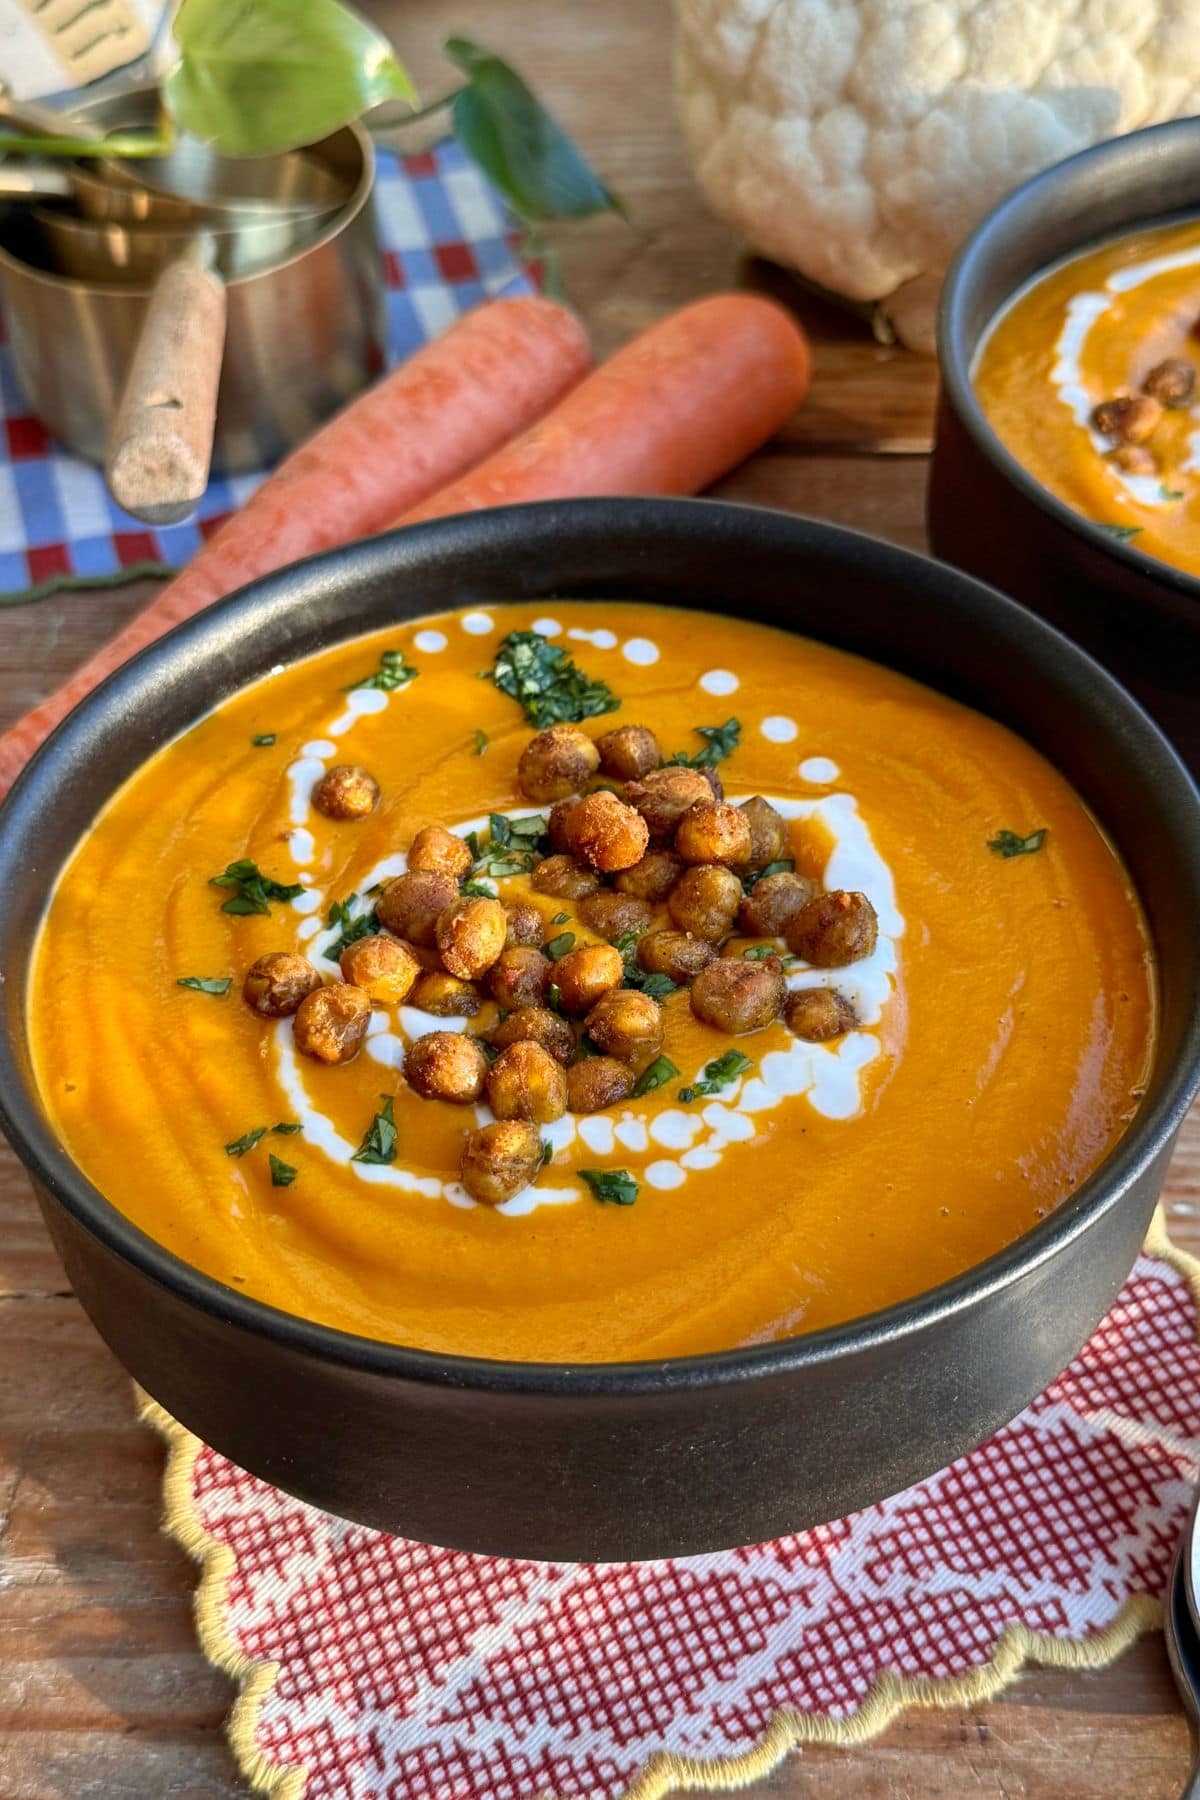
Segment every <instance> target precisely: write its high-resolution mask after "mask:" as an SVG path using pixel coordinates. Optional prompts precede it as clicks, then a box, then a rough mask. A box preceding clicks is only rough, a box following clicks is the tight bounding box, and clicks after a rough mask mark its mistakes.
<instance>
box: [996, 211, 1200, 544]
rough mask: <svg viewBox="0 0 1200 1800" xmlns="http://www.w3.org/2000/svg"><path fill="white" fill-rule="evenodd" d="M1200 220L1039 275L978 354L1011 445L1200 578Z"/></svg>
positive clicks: (1135, 235)
mask: <svg viewBox="0 0 1200 1800" xmlns="http://www.w3.org/2000/svg"><path fill="white" fill-rule="evenodd" d="M1198 322H1200V220H1197V219H1193V220H1189V221H1186V222H1184V223H1182V224H1177V225H1170V226H1164V227H1161V228H1159V229H1157V230H1154V231H1142V232H1132V233H1130V234H1128V235H1127V236H1124V237H1120V238H1115V239H1113V240H1112V241H1111V242H1109V243H1106V244H1102V245H1100V246H1099V247H1098V248H1097V249H1095V250H1092V251H1089V252H1087V253H1086V254H1085V255H1082V256H1076V257H1073V258H1071V260H1070V261H1068V262H1064V263H1061V264H1060V265H1059V266H1058V267H1056V268H1054V269H1051V270H1050V271H1049V272H1048V273H1046V274H1044V275H1042V276H1040V277H1039V278H1038V279H1037V280H1036V281H1035V282H1033V283H1032V284H1031V285H1030V286H1029V287H1028V288H1026V289H1025V290H1024V292H1023V293H1021V294H1019V295H1018V296H1017V297H1016V299H1015V300H1013V301H1012V302H1011V303H1010V305H1009V306H1008V307H1007V308H1006V309H1005V311H1004V312H1003V313H1002V314H1001V316H1000V317H999V318H998V319H997V320H996V322H995V323H994V325H993V326H992V327H991V329H990V331H989V333H988V335H987V337H986V339H985V340H984V343H983V345H982V347H981V349H980V352H979V356H978V358H977V361H976V367H975V372H974V380H975V388H976V391H977V393H978V395H979V399H980V401H981V403H982V405H983V408H984V411H985V412H986V414H987V416H988V418H989V419H990V421H991V423H992V425H993V426H994V427H995V429H996V431H997V432H998V433H999V435H1000V437H1001V438H1002V439H1003V441H1004V443H1005V444H1006V445H1007V447H1008V448H1009V449H1010V450H1011V451H1012V453H1013V455H1014V456H1015V457H1017V458H1018V460H1019V461H1020V462H1022V463H1024V465H1025V467H1026V468H1027V469H1029V471H1030V472H1031V473H1032V474H1033V475H1036V476H1037V478H1038V480H1039V481H1040V482H1042V483H1043V484H1044V486H1046V487H1047V488H1049V489H1050V490H1051V492H1052V493H1054V494H1057V495H1058V497H1059V498H1060V499H1062V500H1065V501H1066V502H1067V503H1068V504H1069V505H1071V506H1073V507H1075V508H1076V510H1077V511H1078V512H1081V513H1083V514H1084V515H1085V516H1086V517H1087V518H1089V519H1094V520H1095V521H1096V522H1097V523H1098V524H1100V525H1103V526H1104V527H1105V528H1106V529H1108V530H1109V531H1111V532H1112V534H1113V536H1114V537H1115V538H1117V539H1120V540H1124V541H1129V542H1134V543H1136V545H1137V547H1138V548H1139V549H1140V550H1145V551H1147V552H1148V553H1149V554H1150V555H1151V556H1157V557H1161V559H1162V560H1163V561H1164V562H1169V563H1174V564H1175V565H1176V566H1177V567H1178V568H1181V569H1186V570H1188V571H1189V573H1191V574H1193V575H1194V574H1200V393H1197V391H1196V371H1197V367H1198V366H1200V340H1198V337H1197V326H1198Z"/></svg>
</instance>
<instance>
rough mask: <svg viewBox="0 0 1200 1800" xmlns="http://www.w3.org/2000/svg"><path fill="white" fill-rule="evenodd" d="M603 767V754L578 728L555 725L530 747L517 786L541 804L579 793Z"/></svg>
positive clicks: (519, 773) (543, 732)
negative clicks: (601, 760)
mask: <svg viewBox="0 0 1200 1800" xmlns="http://www.w3.org/2000/svg"><path fill="white" fill-rule="evenodd" d="M599 767H600V752H599V751H598V750H597V748H596V746H595V744H594V743H593V742H592V740H591V738H590V737H589V736H588V734H587V732H586V731H580V729H579V727H578V725H551V726H550V727H549V729H548V730H546V731H539V732H538V734H537V736H536V737H535V738H532V739H531V740H530V742H529V743H528V744H526V746H525V748H524V750H522V752H521V760H520V762H519V763H518V764H517V785H518V787H519V788H520V790H521V792H522V793H523V794H524V795H525V797H526V798H527V799H529V800H533V801H535V802H536V803H537V804H538V805H541V803H542V802H543V801H545V800H561V799H563V798H564V796H565V795H567V794H577V793H578V792H579V790H580V788H581V787H582V786H583V785H584V783H585V782H586V781H587V780H588V779H589V778H590V777H591V776H592V775H594V774H595V773H596V770H597V769H598V768H599Z"/></svg>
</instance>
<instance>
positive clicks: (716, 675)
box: [700, 669, 742, 694]
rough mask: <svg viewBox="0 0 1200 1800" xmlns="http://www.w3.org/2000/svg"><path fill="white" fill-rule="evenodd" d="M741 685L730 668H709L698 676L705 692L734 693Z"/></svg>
mask: <svg viewBox="0 0 1200 1800" xmlns="http://www.w3.org/2000/svg"><path fill="white" fill-rule="evenodd" d="M741 685H742V684H741V682H740V681H739V680H738V678H737V676H736V675H735V674H734V672H733V670H732V669H709V670H707V672H706V673H705V674H703V675H702V676H701V677H700V686H701V687H702V688H703V689H704V691H705V693H706V694H736V693H737V691H738V689H739V688H740V687H741Z"/></svg>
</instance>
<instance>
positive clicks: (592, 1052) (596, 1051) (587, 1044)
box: [575, 1031, 604, 1062]
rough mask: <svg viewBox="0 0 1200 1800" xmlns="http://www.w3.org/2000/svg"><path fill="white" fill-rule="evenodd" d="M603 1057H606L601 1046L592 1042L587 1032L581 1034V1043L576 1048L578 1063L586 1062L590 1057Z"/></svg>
mask: <svg viewBox="0 0 1200 1800" xmlns="http://www.w3.org/2000/svg"><path fill="white" fill-rule="evenodd" d="M603 1055H604V1052H603V1050H602V1049H601V1048H600V1046H599V1044H594V1043H593V1042H592V1040H591V1038H590V1037H589V1036H588V1034H587V1032H586V1031H584V1032H581V1033H580V1038H579V1042H578V1044H576V1046H575V1060H576V1062H586V1061H587V1059H588V1057H589V1056H603Z"/></svg>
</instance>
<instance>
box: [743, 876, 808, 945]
mask: <svg viewBox="0 0 1200 1800" xmlns="http://www.w3.org/2000/svg"><path fill="white" fill-rule="evenodd" d="M816 891H817V890H816V884H815V883H814V882H811V881H809V880H808V878H807V876H804V875H793V874H791V873H790V871H788V870H786V869H784V870H781V871H780V872H779V874H778V875H764V876H763V877H762V879H761V880H760V881H756V882H755V884H754V886H753V887H752V888H751V890H750V892H749V893H748V894H747V895H746V898H745V899H744V900H743V901H742V904H741V905H740V906H739V907H738V916H737V917H738V928H739V930H741V931H743V932H745V934H746V936H747V937H782V936H783V934H784V932H785V931H786V930H787V928H788V924H789V922H790V920H791V919H792V918H793V916H794V915H795V914H796V913H798V912H799V911H800V908H801V907H802V906H806V905H807V904H808V902H809V901H810V900H811V899H812V897H813V895H814V894H815V893H816Z"/></svg>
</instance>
